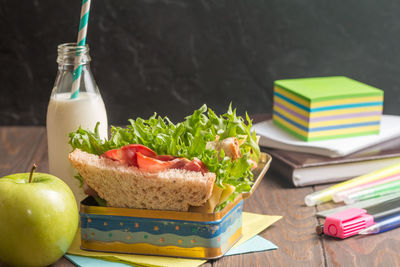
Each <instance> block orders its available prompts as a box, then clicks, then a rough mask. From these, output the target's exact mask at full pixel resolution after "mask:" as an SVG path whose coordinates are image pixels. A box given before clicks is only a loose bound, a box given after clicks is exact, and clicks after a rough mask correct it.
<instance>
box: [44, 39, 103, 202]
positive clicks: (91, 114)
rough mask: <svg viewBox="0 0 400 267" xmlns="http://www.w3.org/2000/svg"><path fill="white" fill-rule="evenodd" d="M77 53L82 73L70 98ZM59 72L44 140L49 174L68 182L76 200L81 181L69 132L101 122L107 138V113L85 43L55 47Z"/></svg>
mask: <svg viewBox="0 0 400 267" xmlns="http://www.w3.org/2000/svg"><path fill="white" fill-rule="evenodd" d="M78 53H79V54H80V62H79V64H81V65H82V73H81V79H80V86H79V94H78V96H77V97H76V98H71V85H72V73H73V69H74V58H75V56H76V55H77V54H78ZM57 62H58V64H59V66H58V73H57V78H56V82H55V85H54V88H53V91H52V93H51V96H50V101H49V106H48V109H47V120H46V128H47V140H48V152H49V169H50V173H51V174H53V175H55V176H57V177H59V178H61V179H62V180H63V181H64V182H66V183H67V184H68V186H69V187H70V188H71V190H72V192H73V193H74V195H75V198H76V200H77V202H78V203H79V202H80V201H81V200H82V199H83V198H84V197H85V195H84V193H83V189H82V188H81V187H80V182H79V180H77V179H76V178H75V177H74V176H75V175H76V171H75V170H74V169H73V168H72V167H71V165H70V163H69V161H68V153H69V152H71V151H72V148H71V146H70V145H69V144H68V141H69V137H68V134H69V133H71V132H73V131H76V130H77V129H78V128H79V126H80V127H82V128H83V129H87V130H91V131H93V130H94V128H95V126H96V123H97V122H100V126H99V134H100V137H101V138H102V139H104V138H107V127H108V124H107V114H106V109H105V106H104V103H103V99H102V98H101V95H100V92H99V90H98V88H97V85H96V82H95V81H94V79H93V76H92V73H91V71H90V68H89V62H90V56H89V48H88V46H87V45H86V46H76V44H74V43H68V44H62V45H59V46H58V58H57Z"/></svg>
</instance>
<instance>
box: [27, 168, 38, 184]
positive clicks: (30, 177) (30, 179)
mask: <svg viewBox="0 0 400 267" xmlns="http://www.w3.org/2000/svg"><path fill="white" fill-rule="evenodd" d="M36 168H37V165H36V164H35V163H33V166H32V169H31V174H30V175H29V183H31V182H32V177H33V173H34V171H35V170H36Z"/></svg>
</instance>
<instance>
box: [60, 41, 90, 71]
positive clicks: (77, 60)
mask: <svg viewBox="0 0 400 267" xmlns="http://www.w3.org/2000/svg"><path fill="white" fill-rule="evenodd" d="M90 61H91V58H90V55H89V46H88V45H81V46H78V45H76V43H66V44H60V45H59V46H58V57H57V63H58V65H59V68H60V67H63V66H65V67H67V68H68V69H69V66H75V65H88V64H89V63H90Z"/></svg>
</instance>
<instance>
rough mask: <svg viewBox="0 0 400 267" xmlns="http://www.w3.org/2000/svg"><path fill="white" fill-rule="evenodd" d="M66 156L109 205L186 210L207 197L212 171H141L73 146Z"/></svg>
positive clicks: (211, 180)
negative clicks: (73, 148) (72, 149)
mask: <svg viewBox="0 0 400 267" xmlns="http://www.w3.org/2000/svg"><path fill="white" fill-rule="evenodd" d="M69 160H70V162H71V164H72V166H73V167H74V168H76V169H77V170H78V172H79V174H80V175H81V176H82V178H83V179H84V180H85V182H86V183H87V184H88V185H89V186H90V187H91V188H93V189H94V190H95V191H96V192H97V194H98V195H99V196H100V197H101V198H103V199H105V200H106V201H107V205H108V206H111V207H127V208H141V209H156V210H175V211H187V210H188V209H189V206H201V205H203V204H204V203H205V202H206V201H207V199H209V198H210V197H211V193H212V189H213V186H214V182H215V174H214V173H211V172H208V173H204V174H202V173H201V172H193V171H187V170H181V169H169V170H166V171H162V172H158V173H149V172H144V171H141V170H140V169H138V168H137V167H134V166H127V165H124V164H121V163H119V162H117V161H113V160H111V159H107V158H104V157H100V156H97V155H93V154H89V153H86V152H84V151H81V150H79V149H75V150H74V151H73V152H71V153H70V154H69Z"/></svg>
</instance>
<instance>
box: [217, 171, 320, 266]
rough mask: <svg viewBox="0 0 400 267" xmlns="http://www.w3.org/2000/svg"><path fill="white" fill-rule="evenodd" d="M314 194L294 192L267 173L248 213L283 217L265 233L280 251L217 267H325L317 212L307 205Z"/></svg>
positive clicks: (238, 258) (223, 262) (242, 257)
mask: <svg viewBox="0 0 400 267" xmlns="http://www.w3.org/2000/svg"><path fill="white" fill-rule="evenodd" d="M311 192H312V188H311V187H307V188H293V187H291V185H289V184H287V183H286V181H285V180H284V179H283V178H282V177H279V176H278V175H275V174H272V173H267V175H266V177H264V180H263V181H262V182H261V183H260V185H259V188H258V189H257V190H256V191H255V193H254V195H253V196H252V197H251V198H250V199H247V200H246V201H245V206H244V210H245V211H249V212H255V213H261V214H271V215H282V216H283V218H282V219H281V220H280V221H278V222H277V223H275V224H274V225H272V226H271V227H269V228H268V229H267V230H265V231H264V232H262V233H261V236H263V237H264V238H266V239H268V240H270V241H271V242H273V243H275V244H276V245H277V246H278V247H279V249H278V250H274V251H266V252H257V253H251V254H244V255H236V256H229V257H224V258H222V259H219V260H217V261H214V262H213V266H323V265H324V256H323V249H322V244H321V241H320V240H319V238H318V237H317V236H316V235H315V231H314V229H315V225H316V224H317V220H316V219H315V217H314V214H315V208H314V207H306V206H305V205H304V201H303V199H304V196H305V195H307V194H309V193H311Z"/></svg>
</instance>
